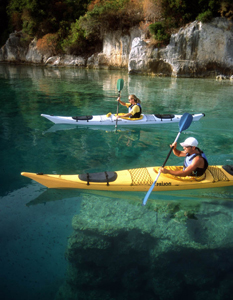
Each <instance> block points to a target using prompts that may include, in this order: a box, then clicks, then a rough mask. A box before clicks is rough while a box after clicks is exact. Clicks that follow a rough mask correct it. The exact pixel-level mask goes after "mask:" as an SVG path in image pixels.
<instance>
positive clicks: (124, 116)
mask: <svg viewBox="0 0 233 300" xmlns="http://www.w3.org/2000/svg"><path fill="white" fill-rule="evenodd" d="M131 116H132V114H131V113H127V114H124V115H120V116H117V117H116V118H117V119H119V118H122V117H123V118H128V117H131Z"/></svg>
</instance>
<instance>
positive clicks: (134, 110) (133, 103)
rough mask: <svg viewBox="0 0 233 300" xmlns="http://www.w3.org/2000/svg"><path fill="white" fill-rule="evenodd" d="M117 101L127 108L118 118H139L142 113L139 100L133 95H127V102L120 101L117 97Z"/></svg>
mask: <svg viewBox="0 0 233 300" xmlns="http://www.w3.org/2000/svg"><path fill="white" fill-rule="evenodd" d="M117 101H118V102H119V103H120V104H121V105H123V106H126V107H127V108H128V113H127V114H123V115H122V114H121V115H120V116H117V119H118V118H122V117H123V118H140V117H141V113H142V107H141V104H140V103H141V101H140V99H138V98H137V97H136V96H135V95H129V103H125V102H123V101H121V98H120V97H119V98H117Z"/></svg>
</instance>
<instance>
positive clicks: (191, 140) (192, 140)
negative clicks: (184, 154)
mask: <svg viewBox="0 0 233 300" xmlns="http://www.w3.org/2000/svg"><path fill="white" fill-rule="evenodd" d="M180 145H181V146H182V147H187V146H192V147H197V145H198V141H197V140H196V139H195V138H194V137H189V138H187V139H186V140H185V141H184V142H183V143H180Z"/></svg>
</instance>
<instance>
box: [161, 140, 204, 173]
mask: <svg viewBox="0 0 233 300" xmlns="http://www.w3.org/2000/svg"><path fill="white" fill-rule="evenodd" d="M180 145H181V146H182V147H183V149H184V150H183V151H180V150H178V149H177V148H176V147H177V143H173V144H172V145H170V147H173V146H174V148H173V153H174V154H175V155H176V156H178V157H185V160H184V168H183V170H181V171H173V170H168V169H166V168H160V171H161V173H164V174H171V175H175V176H182V177H184V176H201V175H203V174H204V173H205V171H206V169H207V168H208V161H207V158H206V156H205V154H204V152H203V151H201V150H200V149H199V148H198V147H197V145H198V141H197V140H196V139H195V138H194V137H189V138H187V139H186V140H185V141H184V142H183V143H180Z"/></svg>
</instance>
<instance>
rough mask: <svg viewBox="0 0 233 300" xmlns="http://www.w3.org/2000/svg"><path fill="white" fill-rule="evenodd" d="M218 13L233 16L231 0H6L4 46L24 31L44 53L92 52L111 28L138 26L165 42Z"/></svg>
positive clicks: (1, 12)
mask: <svg viewBox="0 0 233 300" xmlns="http://www.w3.org/2000/svg"><path fill="white" fill-rule="evenodd" d="M217 16H222V17H226V18H228V19H233V3H232V0H192V1H190V0H182V1H181V0H47V1H46V0H1V4H0V17H1V20H2V22H1V25H0V36H1V39H0V43H1V44H0V45H1V46H2V45H3V44H4V42H5V41H6V38H7V36H8V34H9V33H10V32H13V31H14V30H17V31H20V30H22V31H23V32H24V33H25V34H27V35H28V36H29V37H31V38H34V37H37V39H38V45H39V47H40V49H42V50H44V51H47V49H50V51H51V53H59V52H66V53H70V54H76V55H79V54H82V55H85V54H86V55H89V54H90V53H93V52H95V51H97V50H99V49H100V48H101V43H102V39H103V36H104V34H105V33H106V31H110V30H118V29H119V30H122V31H123V32H124V33H127V32H128V30H129V29H130V28H131V27H133V26H135V25H137V26H140V27H141V29H142V30H144V31H145V34H146V35H147V37H148V38H150V37H153V39H154V40H155V42H156V43H157V44H160V45H165V44H166V43H167V42H168V41H169V36H170V34H171V33H172V32H174V31H175V30H176V29H177V28H179V27H181V26H184V25H185V24H187V23H189V22H192V21H194V20H195V19H197V20H199V21H202V22H208V21H210V20H211V19H212V18H213V17H217Z"/></svg>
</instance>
